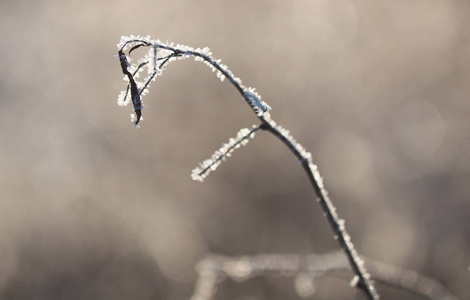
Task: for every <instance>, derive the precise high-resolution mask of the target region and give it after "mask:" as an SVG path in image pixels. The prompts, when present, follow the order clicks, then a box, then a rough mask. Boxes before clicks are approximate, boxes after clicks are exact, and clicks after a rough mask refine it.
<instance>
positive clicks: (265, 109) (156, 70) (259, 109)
mask: <svg viewBox="0 0 470 300" xmlns="http://www.w3.org/2000/svg"><path fill="white" fill-rule="evenodd" d="M117 46H118V49H119V51H118V54H119V59H120V64H121V68H122V71H123V73H124V74H125V75H126V78H125V80H126V81H127V82H128V89H129V86H130V91H131V100H132V103H133V106H134V111H135V113H136V116H134V123H135V124H136V125H137V124H138V123H139V121H140V120H141V109H142V108H143V107H144V106H143V105H142V96H143V95H144V94H145V93H147V92H148V88H149V85H150V82H152V81H153V80H155V78H156V77H157V76H159V75H161V74H162V71H163V70H164V68H165V66H166V65H167V64H168V63H169V62H172V61H174V60H177V59H184V58H189V57H192V58H194V59H195V60H196V61H200V62H203V63H204V64H206V65H207V66H209V67H210V68H211V69H212V71H213V72H216V73H217V77H219V78H220V79H221V80H224V79H225V78H227V79H228V80H229V81H230V83H231V84H232V85H233V86H234V87H235V88H236V89H237V91H238V92H239V93H240V94H241V96H242V97H243V99H244V100H245V102H246V103H247V104H248V105H249V106H250V107H251V109H252V110H253V112H254V113H255V114H256V116H257V117H258V119H259V120H260V121H261V125H260V127H259V128H260V129H263V130H266V131H268V132H271V133H272V134H273V135H274V136H276V137H277V138H278V139H279V140H281V141H282V142H283V143H284V144H285V145H286V146H287V147H288V148H289V149H290V150H291V152H292V153H293V154H294V155H295V156H296V157H297V159H298V160H299V161H300V163H301V164H302V166H303V168H304V170H305V172H306V174H307V176H308V178H309V180H310V182H311V184H312V187H313V189H314V191H315V193H316V197H317V200H318V202H319V203H320V206H321V208H322V210H323V212H324V214H325V216H326V218H327V220H328V223H329V225H330V227H331V228H332V230H333V232H334V237H335V238H336V239H337V240H338V242H339V243H340V246H341V248H342V249H343V251H344V253H345V254H346V257H347V259H348V262H349V264H350V266H351V268H352V271H353V273H354V274H355V276H357V284H355V287H357V288H359V289H360V290H362V291H363V292H364V293H365V294H366V296H367V297H368V298H369V299H379V295H378V293H377V292H376V290H375V287H374V283H373V282H372V281H371V280H370V276H369V274H368V272H367V269H366V267H365V264H364V261H363V260H362V259H361V257H360V256H359V255H358V253H357V251H356V249H355V247H354V244H353V243H352V242H351V238H350V236H349V234H348V233H347V231H346V227H345V223H344V220H342V219H340V218H339V216H338V214H337V213H336V208H335V207H334V205H333V203H332V202H331V200H330V198H329V197H328V193H327V191H326V189H325V187H324V184H323V179H322V177H321V176H320V173H319V171H318V168H317V166H316V165H314V164H313V162H312V158H311V154H310V153H309V152H308V151H307V150H306V149H305V148H304V147H303V146H302V145H301V144H300V143H298V142H297V141H296V140H295V139H294V138H293V136H292V135H291V134H290V133H289V131H287V130H286V129H285V128H283V127H281V126H280V125H277V124H276V123H275V122H274V120H273V119H271V115H270V113H269V111H270V109H271V108H270V106H269V105H268V104H267V103H266V102H264V101H262V100H261V96H260V95H258V94H257V93H256V92H255V90H254V89H253V88H249V87H245V86H244V85H243V84H242V81H241V80H240V79H239V78H237V77H235V76H234V75H233V73H232V72H231V71H230V70H229V69H228V67H227V66H225V65H223V64H222V63H221V61H220V60H216V59H214V58H213V57H212V53H211V52H210V50H209V48H203V49H199V48H198V49H194V48H192V47H188V46H183V45H174V44H173V43H162V42H161V41H159V40H152V39H151V38H150V37H148V36H147V37H139V36H137V37H135V36H130V37H122V38H121V41H120V42H119V44H118V45H117ZM140 47H150V48H151V49H150V50H149V51H148V52H147V54H146V56H145V57H144V59H143V60H139V61H138V62H137V64H134V65H130V64H129V61H130V58H128V57H127V56H126V55H125V54H124V53H125V52H126V51H127V50H128V49H129V50H128V54H129V55H130V54H131V52H132V51H134V50H135V49H137V48H140ZM142 64H143V65H142ZM140 65H142V67H141V68H143V67H147V68H148V72H147V73H148V76H147V77H146V79H144V81H142V82H139V81H136V79H135V78H136V77H137V76H136V75H133V73H131V71H129V70H138V69H139V66H140ZM127 95H128V92H126V91H124V94H123V93H122V92H121V94H120V96H119V99H120V100H119V101H120V103H124V104H125V103H127V102H126V97H127ZM129 102H130V101H129ZM253 133H254V132H253ZM250 135H251V134H250ZM242 136H244V134H243V133H242ZM245 140H246V138H245V137H243V138H242V139H241V140H239V141H238V142H237V139H235V142H234V143H233V145H232V144H231V143H230V141H229V143H228V144H227V145H228V146H223V147H222V148H221V149H220V150H219V152H216V153H215V154H214V155H213V156H212V157H211V158H210V159H208V160H206V161H205V162H203V163H202V164H201V165H200V166H199V167H198V168H196V169H195V170H194V171H193V174H192V177H193V179H196V180H199V181H202V180H203V179H204V178H205V176H207V174H208V172H210V171H211V170H214V169H215V168H216V167H217V166H218V165H219V164H220V161H221V160H223V159H225V158H226V157H228V155H229V154H230V153H231V151H232V149H235V147H237V146H239V143H241V142H242V141H245Z"/></svg>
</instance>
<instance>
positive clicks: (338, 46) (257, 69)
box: [0, 0, 470, 299]
mask: <svg viewBox="0 0 470 300" xmlns="http://www.w3.org/2000/svg"><path fill="white" fill-rule="evenodd" d="M469 15H470V2H468V1H465V0H461V1H458V0H455V1H452V0H451V1H441V0H431V1H430V0H406V1H401V0H400V1H386V2H383V1H372V0H334V1H326V0H296V1H287V0H286V1H280V0H276V1H273V0H269V1H267V0H264V1H248V0H244V1H209V0H203V1H189V0H176V1H144V0H136V1H91V0H81V1H52V0H51V1H45V0H44V1H43V0H37V1H32V0H31V1H22V0H17V1H7V0H4V1H2V2H1V3H0V33H1V34H0V40H1V42H0V45H1V46H0V47H1V51H0V53H1V56H0V64H1V67H0V70H1V72H0V258H1V259H0V299H189V297H190V295H191V293H192V290H193V286H194V280H195V278H196V272H195V264H196V263H197V261H198V260H199V259H201V258H202V257H204V256H205V255H206V254H208V253H211V252H215V253H221V254H226V255H245V254H247V255H250V254H257V253H300V254H307V253H327V252H330V251H335V250H337V249H338V246H337V243H336V241H335V240H334V239H333V236H332V234H331V230H330V228H329V227H328V226H327V223H326V221H325V219H324V217H323V216H322V213H321V211H320V207H319V206H318V204H317V203H316V201H314V194H313V192H312V191H311V189H310V187H309V184H308V181H307V179H306V177H305V176H304V174H303V172H302V170H301V167H300V166H299V164H298V163H297V162H296V161H295V159H294V158H293V157H292V156H291V155H290V153H289V152H288V151H287V150H286V149H285V148H284V147H283V146H282V145H281V144H280V143H279V142H278V141H276V140H275V139H274V138H272V137H271V136H269V135H268V134H266V133H260V134H258V136H257V137H256V139H255V140H254V141H252V142H250V143H249V144H248V145H247V146H246V147H244V148H243V149H240V150H239V151H237V152H235V153H234V155H233V157H232V158H231V159H230V160H228V161H227V162H226V163H224V164H223V165H222V166H221V167H220V170H217V171H216V172H215V173H213V174H211V176H209V177H208V179H207V181H206V182H205V183H204V184H200V183H197V182H193V181H191V178H190V172H191V169H192V168H193V167H195V166H196V165H197V164H198V163H199V162H201V161H202V160H204V159H205V158H207V157H208V156H209V155H210V154H211V153H212V152H213V151H214V150H215V149H216V148H218V147H220V144H221V143H223V142H225V141H227V140H228V138H229V137H231V136H234V135H235V134H236V132H237V131H238V130H239V129H240V128H241V127H249V126H251V125H252V124H254V123H255V122H256V118H255V117H254V115H253V114H252V113H251V111H250V109H249V108H248V107H247V106H246V105H245V103H244V102H243V101H242V99H241V98H240V97H239V95H238V94H237V93H236V91H235V90H234V89H233V88H232V87H231V86H230V85H229V83H228V82H223V83H220V81H219V80H218V79H217V78H216V77H215V76H214V74H212V73H211V72H210V70H209V69H208V68H206V67H205V66H204V65H202V64H198V63H196V62H194V61H183V62H176V63H173V64H171V65H169V67H168V68H167V70H166V71H165V72H164V74H163V77H161V78H159V79H158V80H157V81H156V82H155V83H154V84H153V85H152V88H151V91H150V94H149V95H148V96H146V98H145V104H146V105H147V106H148V108H146V109H145V110H144V111H143V113H144V121H143V122H142V123H141V128H140V129H138V130H135V129H134V127H133V125H132V124H131V122H130V117H129V114H130V113H131V108H130V107H125V108H120V107H118V106H117V104H116V98H117V95H118V93H119V91H120V90H121V89H123V88H124V87H125V83H124V81H122V78H123V74H122V73H121V70H120V68H119V64H118V60H117V58H116V57H114V55H115V54H116V51H117V48H116V44H117V43H118V42H119V39H120V36H121V35H130V34H134V35H151V36H152V37H154V38H159V39H161V40H163V41H165V40H168V41H173V42H176V43H181V44H188V45H191V46H194V47H205V46H208V47H210V48H211V49H212V52H213V54H214V56H215V57H217V58H221V59H222V61H223V62H224V63H225V64H227V65H228V66H229V67H230V68H231V70H232V71H233V72H234V73H235V74H236V76H238V77H240V78H242V80H243V82H244V83H245V84H246V85H248V86H252V87H256V88H257V91H258V92H259V93H260V94H261V95H262V96H263V100H265V101H267V102H268V103H269V104H270V105H271V106H272V108H273V111H272V116H273V117H274V119H275V120H277V121H278V122H279V123H281V124H283V125H284V126H285V127H287V128H289V129H290V130H291V132H292V133H293V134H294V136H296V138H297V139H298V140H299V141H300V142H301V143H303V144H304V145H305V146H306V147H307V148H308V149H309V150H310V151H311V152H312V155H313V158H314V161H315V162H316V163H317V164H318V166H319V168H320V171H321V172H322V174H323V176H324V179H325V184H326V187H327V189H328V190H329V191H330V196H331V198H332V199H333V201H334V203H335V204H336V205H337V207H338V212H339V214H340V216H341V217H343V218H345V220H346V225H347V227H348V229H349V231H350V233H351V235H352V237H353V241H354V242H355V244H356V246H357V248H358V250H359V251H360V252H361V253H362V254H364V255H366V256H368V257H370V258H372V259H377V260H381V261H384V262H387V263H391V264H395V265H397V266H400V267H404V268H408V269H412V270H416V271H418V272H420V273H422V274H424V275H427V276H432V277H434V278H436V279H438V280H440V281H441V282H442V283H443V284H444V285H445V286H446V287H447V288H449V289H450V290H451V291H452V292H453V293H455V294H456V295H457V296H458V297H459V298H460V299H468V298H470V289H469V280H470V274H469V269H468V268H469V266H470V240H469V239H468V237H469V236H470V203H469V201H470V199H469V197H470V183H469V180H470V158H469V155H470V133H469V128H470V127H469V125H470V99H469V96H470V18H469ZM378 288H379V291H380V292H381V293H382V294H383V296H384V297H383V299H414V298H412V296H411V295H410V294H407V293H404V292H397V291H395V290H393V289H390V288H386V287H384V286H380V285H379V286H378ZM356 294H357V296H354V295H356ZM354 297H357V299H363V298H362V297H363V295H362V294H360V293H359V292H356V291H355V290H353V289H351V288H349V285H348V282H347V281H343V280H338V279H324V280H322V281H320V282H318V290H317V293H316V294H315V295H314V296H313V297H312V298H311V299H353V298H354ZM298 298H299V297H298V296H297V294H296V293H295V289H294V287H293V282H292V279H291V278H285V279H279V278H271V277H268V278H260V279H256V280H252V281H248V282H244V283H233V282H225V283H223V284H222V285H221V286H220V288H219V290H218V292H217V294H216V299H298Z"/></svg>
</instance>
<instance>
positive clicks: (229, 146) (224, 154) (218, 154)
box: [191, 125, 260, 182]
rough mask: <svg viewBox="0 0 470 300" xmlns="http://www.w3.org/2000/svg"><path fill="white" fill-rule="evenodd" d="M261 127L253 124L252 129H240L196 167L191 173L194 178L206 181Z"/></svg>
mask: <svg viewBox="0 0 470 300" xmlns="http://www.w3.org/2000/svg"><path fill="white" fill-rule="evenodd" d="M259 129H260V127H259V126H255V125H254V126H253V128H252V129H251V130H249V129H248V128H242V129H240V131H238V133H237V136H236V137H235V138H230V140H229V141H228V143H226V144H223V145H222V147H221V148H220V149H219V150H216V151H215V152H214V154H212V156H211V157H210V158H209V159H206V160H205V161H203V162H202V163H201V164H199V166H198V167H196V168H194V170H193V171H192V173H191V177H192V178H193V180H197V181H201V182H202V181H204V179H205V178H206V177H207V175H209V173H210V172H211V171H215V169H217V167H218V166H219V165H220V164H221V163H222V162H223V161H225V160H226V159H227V158H228V157H230V156H232V153H233V152H234V151H235V149H238V148H240V146H245V145H246V144H248V142H249V141H250V139H252V138H254V136H255V133H256V131H258V130H259Z"/></svg>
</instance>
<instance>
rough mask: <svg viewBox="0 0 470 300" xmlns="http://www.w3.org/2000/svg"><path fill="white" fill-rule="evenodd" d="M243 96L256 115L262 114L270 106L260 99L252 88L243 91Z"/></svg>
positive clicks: (269, 108)
mask: <svg viewBox="0 0 470 300" xmlns="http://www.w3.org/2000/svg"><path fill="white" fill-rule="evenodd" d="M243 97H245V99H246V100H247V101H248V104H250V106H251V108H252V109H253V110H254V111H255V113H256V115H257V116H262V115H263V114H264V113H266V112H268V111H269V110H271V107H270V106H269V105H268V104H267V103H266V102H264V101H263V100H261V96H260V95H258V93H256V92H255V90H254V89H252V88H249V89H248V90H246V91H245V92H244V93H243Z"/></svg>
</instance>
